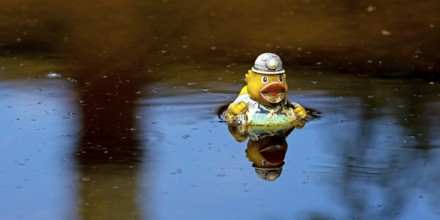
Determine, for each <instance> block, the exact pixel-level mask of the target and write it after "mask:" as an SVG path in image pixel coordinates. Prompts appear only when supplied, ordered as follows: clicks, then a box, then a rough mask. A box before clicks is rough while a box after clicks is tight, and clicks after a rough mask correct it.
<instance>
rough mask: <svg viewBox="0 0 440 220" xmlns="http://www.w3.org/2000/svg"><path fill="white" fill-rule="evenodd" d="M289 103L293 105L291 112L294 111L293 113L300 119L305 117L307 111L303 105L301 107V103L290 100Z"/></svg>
mask: <svg viewBox="0 0 440 220" xmlns="http://www.w3.org/2000/svg"><path fill="white" fill-rule="evenodd" d="M289 103H290V105H291V106H293V112H295V114H296V115H297V116H298V117H299V118H301V119H305V118H306V117H307V112H306V109H305V108H304V107H302V105H300V104H298V103H296V102H290V101H289Z"/></svg>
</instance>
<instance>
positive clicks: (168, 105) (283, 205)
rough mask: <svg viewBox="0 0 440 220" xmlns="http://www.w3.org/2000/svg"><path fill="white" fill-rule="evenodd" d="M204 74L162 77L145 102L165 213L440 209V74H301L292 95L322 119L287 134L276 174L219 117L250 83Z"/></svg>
mask: <svg viewBox="0 0 440 220" xmlns="http://www.w3.org/2000/svg"><path fill="white" fill-rule="evenodd" d="M171 72H172V71H171ZM205 74H206V75H205ZM205 74H203V73H200V76H199V78H196V80H194V81H186V82H185V80H183V81H181V82H184V83H177V84H173V83H169V81H173V79H169V80H166V81H163V82H160V83H156V84H153V85H151V86H150V87H148V88H146V92H147V93H150V94H149V96H150V97H151V98H150V99H145V100H144V101H143V102H142V103H141V104H140V105H141V111H143V112H144V114H145V115H148V117H145V118H146V120H145V121H144V123H147V124H148V125H149V129H148V131H147V132H146V133H145V137H147V142H148V143H147V144H146V145H148V146H160V147H157V148H156V147H152V152H151V153H152V155H157V156H153V158H154V159H152V161H150V162H149V163H146V165H147V166H148V167H149V168H150V169H151V170H154V171H152V173H149V174H148V175H146V176H145V177H144V178H145V179H150V180H151V181H152V182H153V183H152V184H151V186H152V188H154V190H150V192H151V194H150V197H149V198H148V199H146V201H147V203H148V204H149V206H151V207H156V208H155V209H152V210H151V214H152V216H154V217H155V218H156V219H176V218H183V219H185V218H192V219H206V218H212V219H221V218H231V217H232V218H233V219H251V218H254V219H266V218H270V219H292V218H294V219H316V218H318V219H320V218H322V219H415V218H419V217H421V216H422V217H423V219H436V218H438V217H439V216H440V212H439V211H438V210H439V208H440V200H439V198H440V187H439V184H438V183H439V181H440V172H439V171H438V169H437V167H438V166H439V165H440V164H439V156H440V149H439V144H440V142H439V138H438V137H437V136H436V134H435V130H437V129H438V126H439V114H438V113H439V95H440V94H439V88H438V85H437V84H436V83H434V82H425V81H417V80H416V81H412V80H408V81H407V80H399V79H397V80H392V79H391V80H386V79H370V78H366V77H349V76H342V75H337V74H331V73H325V74H322V73H319V72H313V71H311V72H306V73H295V72H290V75H289V77H290V78H289V77H288V80H289V85H290V86H289V88H290V89H291V90H290V92H289V97H290V99H291V100H295V101H297V102H299V103H302V104H304V105H305V106H308V107H312V108H316V109H319V110H320V111H322V112H323V117H322V118H321V119H319V120H315V121H312V122H310V123H308V124H307V125H306V126H305V127H304V128H303V129H301V130H294V131H293V132H292V133H291V134H290V135H289V136H288V138H287V142H288V150H287V154H286V157H285V165H284V168H283V172H282V175H281V177H280V178H279V179H278V180H276V181H274V182H267V181H264V180H261V179H260V178H259V177H258V176H257V175H256V173H255V171H254V168H253V167H252V163H251V162H249V161H248V160H247V158H246V154H245V149H246V142H247V141H245V142H242V143H239V142H236V141H235V140H234V138H233V137H232V136H231V135H230V134H229V132H228V130H227V126H226V124H224V123H220V122H219V121H218V118H216V116H215V111H216V109H217V108H218V107H219V106H220V105H222V104H226V103H228V101H226V100H229V101H231V100H233V99H234V98H235V96H236V94H237V92H238V91H239V88H240V85H242V82H240V81H239V80H238V81H235V80H236V79H237V78H238V77H237V78H236V77H235V76H231V77H232V79H231V78H229V79H227V78H220V79H215V81H217V82H216V84H217V86H211V85H209V83H208V82H205V80H207V78H209V76H212V75H213V74H212V72H210V73H205ZM211 83H212V82H211ZM228 83H230V85H232V86H229V87H228V88H225V87H223V86H224V84H228ZM176 94H178V95H176ZM150 175H151V176H150ZM171 210H172V211H171Z"/></svg>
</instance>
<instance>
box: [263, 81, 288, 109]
mask: <svg viewBox="0 0 440 220" xmlns="http://www.w3.org/2000/svg"><path fill="white" fill-rule="evenodd" d="M260 95H261V97H263V98H264V99H265V100H266V101H268V102H269V103H272V104H276V103H279V102H281V101H282V100H283V99H284V97H285V96H286V87H284V85H283V84H282V83H280V82H271V83H268V84H266V85H265V86H263V88H261V89H260Z"/></svg>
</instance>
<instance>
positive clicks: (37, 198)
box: [0, 71, 79, 219]
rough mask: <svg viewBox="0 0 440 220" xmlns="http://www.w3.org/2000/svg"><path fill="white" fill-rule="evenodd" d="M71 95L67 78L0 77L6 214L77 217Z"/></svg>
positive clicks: (1, 204)
mask: <svg viewBox="0 0 440 220" xmlns="http://www.w3.org/2000/svg"><path fill="white" fill-rule="evenodd" d="M2 73H5V72H4V71H3V72H2ZM3 75H4V74H3ZM72 96H73V94H72V90H71V88H70V83H69V82H66V81H62V80H47V79H46V80H44V79H43V80H41V79H35V78H32V79H31V78H29V79H16V80H6V81H2V82H0V109H1V110H0V112H1V121H2V122H1V126H0V133H1V139H0V147H1V154H0V178H1V180H0V194H1V195H2V199H0V218H1V219H66V217H67V216H69V217H71V218H72V219H74V218H75V215H76V214H75V213H76V208H75V205H76V200H77V199H76V198H77V197H76V192H75V187H76V184H74V181H73V180H74V170H73V167H72V165H73V164H72V161H71V159H70V158H71V151H72V148H73V146H74V143H75V141H76V140H75V135H76V133H77V132H78V129H79V126H78V125H77V123H76V122H75V121H76V120H77V115H76V114H75V112H76V109H75V107H74V106H73V100H72V99H71V97H72Z"/></svg>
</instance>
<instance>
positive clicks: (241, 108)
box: [229, 102, 247, 115]
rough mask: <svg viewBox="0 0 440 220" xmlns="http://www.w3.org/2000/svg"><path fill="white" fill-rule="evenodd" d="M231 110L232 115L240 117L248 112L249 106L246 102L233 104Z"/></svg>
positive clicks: (230, 106)
mask: <svg viewBox="0 0 440 220" xmlns="http://www.w3.org/2000/svg"><path fill="white" fill-rule="evenodd" d="M229 110H230V111H231V113H232V114H234V115H238V114H240V113H243V112H246V111H247V105H246V103H245V102H238V103H232V104H231V105H229Z"/></svg>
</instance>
